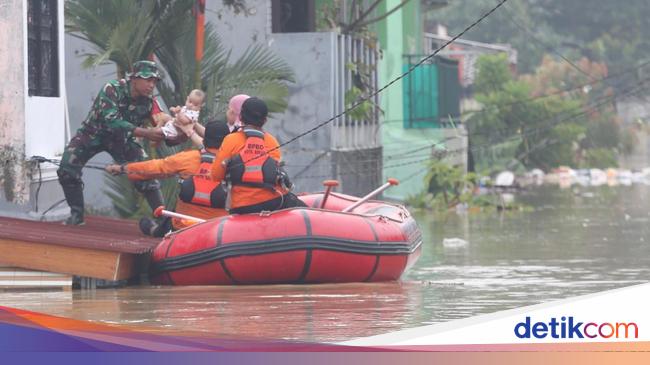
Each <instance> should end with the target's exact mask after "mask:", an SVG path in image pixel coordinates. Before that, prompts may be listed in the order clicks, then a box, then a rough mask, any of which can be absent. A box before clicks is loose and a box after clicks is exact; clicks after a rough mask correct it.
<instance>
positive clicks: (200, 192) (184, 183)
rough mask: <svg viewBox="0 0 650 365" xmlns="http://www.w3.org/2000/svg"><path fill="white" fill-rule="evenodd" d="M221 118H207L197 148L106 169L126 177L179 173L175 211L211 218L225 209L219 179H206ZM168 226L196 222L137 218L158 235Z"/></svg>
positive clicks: (223, 128)
mask: <svg viewBox="0 0 650 365" xmlns="http://www.w3.org/2000/svg"><path fill="white" fill-rule="evenodd" d="M229 132H230V131H229V129H228V126H227V125H226V123H223V122H210V123H208V124H207V125H206V127H205V138H204V140H203V144H204V147H203V148H200V149H199V150H190V151H183V152H179V153H177V154H175V155H172V156H169V157H166V158H164V159H158V160H149V161H142V162H135V163H129V164H124V165H109V166H107V167H106V171H108V172H109V173H112V174H114V175H115V174H121V173H124V174H126V175H127V177H128V178H129V180H136V181H137V180H147V179H151V178H153V177H156V178H162V177H170V176H173V175H180V177H181V178H182V180H181V189H180V192H179V196H178V201H177V203H176V212H178V213H181V214H186V215H190V216H193V217H197V218H202V219H211V218H215V217H220V216H224V215H227V214H228V213H227V211H226V210H225V201H226V195H227V193H226V189H225V187H224V186H223V185H221V184H220V182H221V181H220V180H212V179H210V168H211V166H212V163H213V161H214V159H215V156H216V154H217V152H218V150H219V147H220V146H221V143H222V142H223V139H224V137H225V136H226V135H227V134H228V133H229ZM170 221H171V226H173V228H174V229H175V230H176V229H181V228H185V227H188V226H190V225H192V224H194V223H196V222H194V221H189V220H184V219H179V218H172V219H171V220H169V219H167V220H165V221H164V222H163V223H162V224H160V225H156V224H155V222H154V221H153V220H151V219H149V218H143V219H142V220H140V229H141V230H142V231H143V233H145V234H147V235H151V236H155V237H162V236H164V235H165V233H167V232H168V231H169V230H170V228H172V227H169V225H170Z"/></svg>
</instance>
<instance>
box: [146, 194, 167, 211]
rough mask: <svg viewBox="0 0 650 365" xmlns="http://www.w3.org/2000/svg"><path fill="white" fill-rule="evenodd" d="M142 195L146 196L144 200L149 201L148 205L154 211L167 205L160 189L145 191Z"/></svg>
mask: <svg viewBox="0 0 650 365" xmlns="http://www.w3.org/2000/svg"><path fill="white" fill-rule="evenodd" d="M142 195H144V198H145V199H146V200H147V203H148V204H149V206H150V207H151V210H152V211H153V210H156V208H158V207H159V206H161V205H165V202H164V200H163V196H162V193H161V192H160V189H155V190H145V191H143V192H142Z"/></svg>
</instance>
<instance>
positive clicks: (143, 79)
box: [57, 61, 164, 225]
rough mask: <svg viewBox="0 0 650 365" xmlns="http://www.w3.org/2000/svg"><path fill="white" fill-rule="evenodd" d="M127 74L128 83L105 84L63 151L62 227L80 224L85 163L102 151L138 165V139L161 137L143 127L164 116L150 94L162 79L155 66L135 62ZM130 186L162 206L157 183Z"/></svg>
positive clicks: (141, 156) (141, 155)
mask: <svg viewBox="0 0 650 365" xmlns="http://www.w3.org/2000/svg"><path fill="white" fill-rule="evenodd" d="M129 76H130V77H129V79H128V80H127V79H121V80H112V81H109V82H108V83H106V84H105V85H104V87H103V88H102V89H101V91H100V92H99V94H98V95H97V97H96V98H95V101H94V103H93V106H92V109H91V110H90V113H88V116H87V117H86V120H84V122H83V124H82V125H81V127H80V128H79V129H78V130H77V133H76V135H75V136H74V137H72V139H71V140H70V142H69V143H68V145H67V146H66V148H65V150H64V153H63V157H62V158H61V165H60V167H59V169H58V170H57V175H58V177H59V183H60V184H61V187H62V188H63V194H64V195H65V199H66V200H67V202H68V205H69V206H70V213H71V215H70V217H69V218H68V219H67V220H66V221H65V222H64V224H68V225H81V224H84V197H83V182H82V180H81V176H82V171H81V170H82V169H83V167H84V165H86V163H87V162H88V160H90V159H91V158H92V157H93V156H95V155H96V154H98V153H100V152H103V151H105V152H108V153H109V154H110V155H111V157H112V158H113V159H114V160H115V161H117V162H119V163H123V162H127V161H140V160H143V159H144V158H145V153H144V150H143V149H142V147H141V146H140V144H138V142H136V140H135V138H136V137H142V138H147V139H149V140H151V141H161V140H163V139H164V134H163V132H162V131H161V129H160V128H143V126H144V125H145V122H146V121H148V120H149V119H152V120H153V119H156V118H157V117H160V116H161V115H164V114H163V113H162V112H161V110H160V107H159V106H158V103H157V101H156V100H155V98H153V96H152V94H153V91H154V88H155V86H156V82H157V81H158V80H160V79H161V76H160V73H159V71H158V66H157V65H156V63H154V62H151V61H138V62H136V63H134V64H133V72H132V73H131V74H130V75H129ZM134 185H135V188H136V189H137V190H138V191H139V192H141V193H142V194H143V195H144V197H145V198H146V200H147V202H148V203H149V206H151V208H152V209H155V208H156V207H158V206H160V205H162V202H163V198H162V194H161V193H160V183H159V182H158V181H156V180H148V181H137V182H136V183H135V184H134Z"/></svg>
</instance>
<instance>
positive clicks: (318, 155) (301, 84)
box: [265, 33, 343, 191]
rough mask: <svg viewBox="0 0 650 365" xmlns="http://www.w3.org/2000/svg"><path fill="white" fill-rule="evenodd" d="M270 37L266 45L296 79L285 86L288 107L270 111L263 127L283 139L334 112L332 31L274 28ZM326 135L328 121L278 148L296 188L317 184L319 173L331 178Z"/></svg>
mask: <svg viewBox="0 0 650 365" xmlns="http://www.w3.org/2000/svg"><path fill="white" fill-rule="evenodd" d="M271 39H272V41H271V49H272V50H273V51H275V53H276V54H277V55H278V56H280V57H282V58H283V59H284V60H285V61H286V62H287V63H288V64H289V66H290V67H291V68H292V69H293V71H294V73H295V79H296V83H294V84H291V85H290V86H289V106H288V108H287V110H286V111H285V112H284V113H283V114H279V115H274V116H273V118H271V119H270V120H269V122H268V123H267V125H266V127H265V128H266V129H267V130H268V131H269V132H271V133H272V134H274V135H275V136H276V137H277V138H278V140H279V141H280V143H283V142H286V141H288V140H289V139H291V138H293V137H295V136H297V135H298V134H300V133H302V132H304V131H306V130H308V129H310V128H313V127H315V126H316V125H317V124H319V123H321V122H324V121H326V120H328V119H329V118H331V117H332V116H333V115H334V114H335V110H334V96H333V95H334V90H333V88H334V85H333V79H334V62H335V59H334V55H333V52H332V50H333V48H334V47H335V45H336V34H334V33H290V34H273V35H272V38H271ZM330 138H331V126H330V125H327V126H325V127H322V128H320V129H318V130H317V131H315V132H314V133H311V134H308V135H306V136H304V137H302V138H300V139H298V140H296V141H295V142H293V143H291V144H289V145H287V146H286V147H284V148H282V152H283V159H284V160H285V161H286V164H287V165H286V166H287V170H288V172H289V174H290V176H292V177H293V179H294V183H295V184H296V191H314V190H321V189H322V185H321V182H322V180H323V179H332V178H334V176H332V156H331V153H330V152H329V147H330ZM342 188H343V187H342Z"/></svg>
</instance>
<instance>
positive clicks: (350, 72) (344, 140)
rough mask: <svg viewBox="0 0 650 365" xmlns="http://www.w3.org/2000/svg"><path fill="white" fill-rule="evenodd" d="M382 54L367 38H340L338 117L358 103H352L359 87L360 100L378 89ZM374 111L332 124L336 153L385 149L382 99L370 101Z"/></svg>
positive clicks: (337, 54) (336, 72)
mask: <svg viewBox="0 0 650 365" xmlns="http://www.w3.org/2000/svg"><path fill="white" fill-rule="evenodd" d="M378 58H379V52H378V51H377V48H376V47H372V46H370V45H369V44H367V42H366V41H365V40H363V39H357V38H353V37H352V36H349V35H338V37H337V42H336V49H335V50H334V59H335V62H334V66H333V67H334V75H335V79H334V80H333V83H334V94H335V95H334V111H335V113H336V114H338V113H340V112H342V111H343V110H345V109H346V108H348V107H350V106H351V105H352V104H354V101H356V100H359V99H358V98H357V99H356V100H348V102H347V103H346V95H347V96H348V99H350V96H351V95H354V93H353V91H352V90H354V89H355V88H356V90H357V92H358V91H360V94H359V96H360V97H367V96H368V95H370V94H372V93H373V92H375V91H376V90H377V84H378V82H377V80H378V70H377V61H378ZM370 102H371V105H372V106H371V109H370V111H369V112H368V113H367V115H366V116H365V117H363V118H360V119H353V118H352V116H351V115H350V114H346V115H344V116H342V117H340V118H337V119H336V120H334V122H333V123H332V139H331V148H332V150H336V151H351V150H362V149H369V148H375V147H378V146H381V131H380V124H379V113H380V109H379V97H378V96H374V97H373V98H371V99H370Z"/></svg>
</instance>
